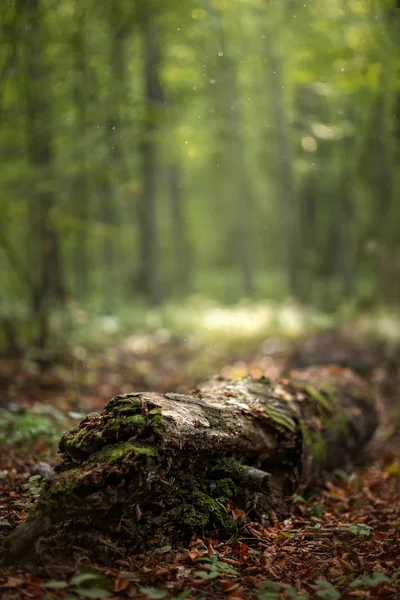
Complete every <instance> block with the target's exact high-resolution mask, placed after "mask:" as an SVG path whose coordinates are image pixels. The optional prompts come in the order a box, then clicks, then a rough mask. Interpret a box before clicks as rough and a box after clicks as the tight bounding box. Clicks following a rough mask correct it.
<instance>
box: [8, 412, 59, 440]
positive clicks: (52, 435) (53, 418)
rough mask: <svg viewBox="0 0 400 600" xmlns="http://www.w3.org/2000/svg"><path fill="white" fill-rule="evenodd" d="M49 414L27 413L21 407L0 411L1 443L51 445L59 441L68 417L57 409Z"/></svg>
mask: <svg viewBox="0 0 400 600" xmlns="http://www.w3.org/2000/svg"><path fill="white" fill-rule="evenodd" d="M46 410H47V413H37V414H36V413H33V412H27V411H25V409H22V408H20V407H19V406H13V405H11V406H9V408H8V409H1V410H0V441H7V442H11V443H15V444H18V443H24V442H32V441H35V440H39V439H40V440H45V441H47V442H48V443H49V444H51V443H54V442H56V441H58V438H59V436H60V434H61V433H62V431H63V430H64V429H65V428H66V425H67V423H68V421H67V419H66V417H65V416H64V415H63V414H62V413H61V412H60V411H57V410H56V409H55V408H52V407H49V408H48V409H46Z"/></svg>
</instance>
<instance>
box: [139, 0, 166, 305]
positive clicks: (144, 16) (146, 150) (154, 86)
mask: <svg viewBox="0 0 400 600" xmlns="http://www.w3.org/2000/svg"><path fill="white" fill-rule="evenodd" d="M150 4H151V3H150V2H146V3H143V5H142V6H141V7H140V11H139V13H140V22H141V28H142V35H143V51H144V63H143V77H144V87H145V90H144V99H145V115H144V120H143V133H142V140H141V144H140V156H141V163H142V174H143V192H142V197H141V199H140V207H139V221H140V261H141V265H140V273H139V277H138V284H139V286H140V288H141V289H140V290H139V291H142V292H143V293H144V295H145V296H146V298H147V299H148V300H149V302H150V303H151V304H155V305H156V304H159V303H160V302H161V287H160V280H159V264H158V260H159V257H158V232H157V219H156V171H157V162H158V161H157V147H158V144H157V133H158V119H159V112H160V100H161V97H162V96H161V91H160V85H161V82H160V62H161V56H160V47H159V41H158V39H157V30H156V26H155V23H154V14H153V12H154V7H152V6H150Z"/></svg>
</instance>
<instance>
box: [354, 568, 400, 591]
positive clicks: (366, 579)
mask: <svg viewBox="0 0 400 600" xmlns="http://www.w3.org/2000/svg"><path fill="white" fill-rule="evenodd" d="M392 581H393V579H389V577H388V576H387V575H385V574H384V573H381V572H380V571H374V572H373V573H372V575H363V576H362V577H359V578H358V579H355V580H354V581H352V582H351V583H350V587H352V588H360V587H374V586H376V585H379V584H380V583H391V582H392Z"/></svg>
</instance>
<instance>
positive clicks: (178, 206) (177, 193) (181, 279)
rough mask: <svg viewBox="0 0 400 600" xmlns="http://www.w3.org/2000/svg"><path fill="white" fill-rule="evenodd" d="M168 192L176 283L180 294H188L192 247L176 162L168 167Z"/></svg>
mask: <svg viewBox="0 0 400 600" xmlns="http://www.w3.org/2000/svg"><path fill="white" fill-rule="evenodd" d="M167 176H168V191H169V202H170V211H171V222H172V242H173V248H174V265H175V273H174V281H175V287H176V289H178V290H179V291H180V292H187V291H188V289H189V285H190V246H189V241H188V236H187V221H186V220H185V217H184V207H183V199H182V181H181V172H180V168H179V165H178V163H177V162H176V161H175V162H173V163H171V164H169V165H168V167H167Z"/></svg>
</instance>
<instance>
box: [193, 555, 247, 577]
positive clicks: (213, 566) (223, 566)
mask: <svg viewBox="0 0 400 600" xmlns="http://www.w3.org/2000/svg"><path fill="white" fill-rule="evenodd" d="M198 560H199V561H203V562H206V563H208V564H206V565H205V567H206V569H207V571H197V572H196V577H200V579H216V578H217V577H219V576H220V575H234V576H238V575H239V571H238V570H237V569H235V568H234V567H232V565H229V564H228V563H225V562H223V561H220V560H218V556H217V555H216V554H211V555H210V556H208V557H205V558H199V559H198Z"/></svg>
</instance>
